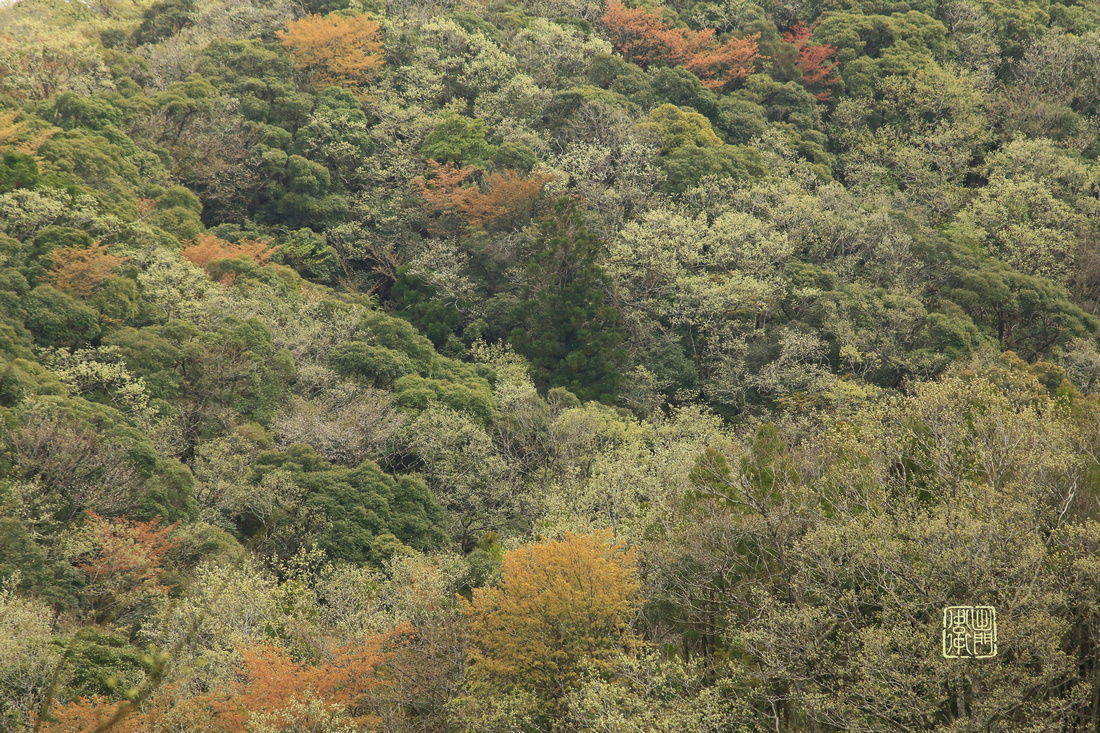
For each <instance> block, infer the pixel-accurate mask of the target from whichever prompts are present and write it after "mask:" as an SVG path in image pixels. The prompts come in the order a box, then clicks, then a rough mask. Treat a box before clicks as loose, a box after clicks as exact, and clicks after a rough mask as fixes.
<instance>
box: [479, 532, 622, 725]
mask: <svg viewBox="0 0 1100 733" xmlns="http://www.w3.org/2000/svg"><path fill="white" fill-rule="evenodd" d="M501 572H502V575H501V583H500V585H499V586H497V587H492V588H477V589H475V590H474V594H473V600H472V601H471V602H470V603H468V604H466V606H465V611H466V618H467V623H468V632H469V645H468V661H469V666H468V668H467V670H466V680H465V682H466V687H467V690H468V692H469V695H468V696H467V697H466V698H465V699H464V700H463V702H464V703H465V704H464V705H463V706H462V707H463V709H464V713H465V715H466V716H467V717H468V721H467V722H470V723H475V727H479V728H483V727H486V726H487V727H489V728H492V727H494V724H499V723H500V722H502V721H501V720H500V718H502V717H504V718H511V719H512V721H513V722H518V721H517V719H523V718H527V719H530V720H531V721H532V722H534V721H535V720H539V719H541V720H553V719H555V718H557V717H559V716H560V714H561V712H562V710H561V708H562V705H563V702H564V698H565V696H566V695H568V694H569V693H570V692H571V691H573V690H575V689H577V688H578V687H579V686H580V685H581V683H582V682H583V680H584V679H585V678H586V676H587V674H588V673H589V672H590V671H591V670H593V669H598V670H605V671H609V670H610V669H611V668H612V667H613V665H614V664H615V662H616V660H618V659H620V658H621V654H622V653H623V652H624V651H630V650H631V649H633V648H635V647H636V646H638V644H639V643H640V641H639V640H638V639H637V637H636V636H635V635H634V632H633V630H632V628H631V625H630V622H631V619H632V618H633V616H634V612H635V609H636V601H637V593H638V581H637V579H636V567H635V559H634V554H633V552H631V551H629V550H627V549H626V548H625V547H624V546H623V544H622V543H620V542H618V541H616V540H615V538H614V536H613V535H612V533H611V532H610V530H605V531H602V532H596V533H593V534H589V535H573V534H568V533H566V535H565V538H564V539H563V540H551V541H548V542H542V543H538V544H533V545H527V546H526V547H521V548H519V549H517V550H512V551H510V552H507V553H505V555H504V558H503V563H502V566H501ZM490 719H494V720H492V721H490Z"/></svg>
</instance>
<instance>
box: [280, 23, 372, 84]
mask: <svg viewBox="0 0 1100 733" xmlns="http://www.w3.org/2000/svg"><path fill="white" fill-rule="evenodd" d="M275 35H276V36H277V37H278V38H279V42H280V43H281V44H282V45H283V47H284V48H286V49H287V50H288V51H290V55H291V56H292V57H293V58H294V64H295V66H297V67H298V68H299V69H304V70H306V71H307V72H309V74H310V75H311V77H312V78H313V82H314V84H315V85H316V86H317V87H318V88H319V89H325V88H327V87H331V86H337V85H339V86H347V87H351V88H352V89H358V88H361V87H363V86H364V85H365V84H366V83H367V82H368V81H369V80H370V79H371V78H372V77H373V75H374V72H375V71H377V70H378V69H380V68H381V67H382V63H383V59H382V55H381V53H380V52H381V50H382V43H381V41H380V40H379V25H378V22H377V21H375V20H372V19H371V17H370V14H369V13H362V14H361V15H355V16H352V17H347V16H343V15H326V16H320V15H312V14H310V15H307V16H306V17H304V18H301V19H300V20H292V21H290V22H289V23H287V24H286V30H285V31H277V32H276V33H275Z"/></svg>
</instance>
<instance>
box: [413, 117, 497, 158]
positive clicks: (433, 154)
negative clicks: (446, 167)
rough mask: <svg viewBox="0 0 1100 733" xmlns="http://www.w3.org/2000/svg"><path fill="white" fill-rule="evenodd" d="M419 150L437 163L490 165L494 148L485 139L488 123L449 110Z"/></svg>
mask: <svg viewBox="0 0 1100 733" xmlns="http://www.w3.org/2000/svg"><path fill="white" fill-rule="evenodd" d="M420 153H421V154H422V155H423V156H424V157H425V158H431V159H432V160H434V161H436V162H437V163H458V164H459V165H476V166H480V167H483V168H484V167H487V166H488V164H489V158H490V157H492V155H493V148H492V146H490V145H489V143H488V142H486V140H485V123H484V122H482V121H481V120H479V119H469V118H467V117H462V116H460V115H456V114H450V113H449V114H446V115H444V117H443V119H442V120H441V121H440V122H439V123H438V124H437V125H436V126H435V129H434V130H432V131H431V132H430V133H429V134H428V136H427V137H425V138H424V143H423V144H422V145H421V146H420Z"/></svg>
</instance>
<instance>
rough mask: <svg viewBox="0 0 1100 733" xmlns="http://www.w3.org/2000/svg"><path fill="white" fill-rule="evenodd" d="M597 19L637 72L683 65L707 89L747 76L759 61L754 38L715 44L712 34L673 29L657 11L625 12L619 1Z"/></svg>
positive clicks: (708, 31)
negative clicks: (665, 66) (637, 69)
mask: <svg viewBox="0 0 1100 733" xmlns="http://www.w3.org/2000/svg"><path fill="white" fill-rule="evenodd" d="M601 20H602V21H603V23H604V25H605V26H607V29H608V30H609V31H610V32H611V42H612V44H613V45H614V47H615V50H616V51H618V52H619V53H620V54H622V55H623V57H624V58H626V59H627V60H628V61H631V62H633V63H635V64H638V65H639V66H641V67H642V68H646V67H648V66H651V65H653V64H668V65H670V66H683V67H684V68H686V69H687V70H688V71H690V72H691V73H693V74H695V75H696V76H698V77H699V80H700V81H702V82H703V85H704V86H707V87H709V88H711V89H721V88H723V87H725V86H727V85H729V84H730V83H732V82H734V81H736V80H737V79H741V78H744V77H746V76H748V75H749V74H751V73H752V72H753V70H754V68H755V63H756V60H757V59H758V58H759V57H760V54H759V49H758V45H757V44H758V41H759V34H757V35H753V36H749V37H748V38H733V37H731V38H729V39H728V40H726V41H725V42H719V41H718V40H717V39H716V37H715V33H714V30H713V29H708V30H703V31H693V30H691V29H689V28H675V27H673V25H672V23H671V22H669V21H668V20H667V19H665V18H663V17H661V14H660V12H659V11H657V10H646V9H645V8H628V7H626V6H625V5H623V4H622V2H620V1H619V0H612V2H611V3H610V4H609V5H608V7H607V12H606V13H604V15H603V18H601Z"/></svg>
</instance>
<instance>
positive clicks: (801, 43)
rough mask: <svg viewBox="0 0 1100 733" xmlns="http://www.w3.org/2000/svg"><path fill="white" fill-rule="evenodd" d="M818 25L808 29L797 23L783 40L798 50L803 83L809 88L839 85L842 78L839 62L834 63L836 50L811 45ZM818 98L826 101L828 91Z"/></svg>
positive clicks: (784, 35) (821, 92) (820, 94)
mask: <svg viewBox="0 0 1100 733" xmlns="http://www.w3.org/2000/svg"><path fill="white" fill-rule="evenodd" d="M815 27H817V24H816V23H814V25H812V26H810V27H808V28H807V27H806V25H805V24H804V23H801V22H799V23H795V24H794V26H793V27H792V28H791V29H790V30H789V31H787V32H786V33H784V34H783V40H784V41H786V42H787V43H789V44H791V45H792V46H794V47H795V48H797V49H798V61H797V62H796V63H797V64H798V68H799V70H800V71H801V72H802V83H803V84H805V85H806V86H808V87H813V86H818V87H820V86H826V85H831V84H837V83H839V82H840V78H839V77H838V76H836V74H835V71H836V67H837V66H839V62H837V61H833V60H832V58H833V55H834V54H835V53H836V49H835V48H833V47H832V46H829V45H826V44H819V45H811V44H810V36H811V35H812V34H813V32H814V28H815ZM817 98H818V99H820V100H825V99H828V98H829V92H828V90H824V91H819V92H818V93H817Z"/></svg>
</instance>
